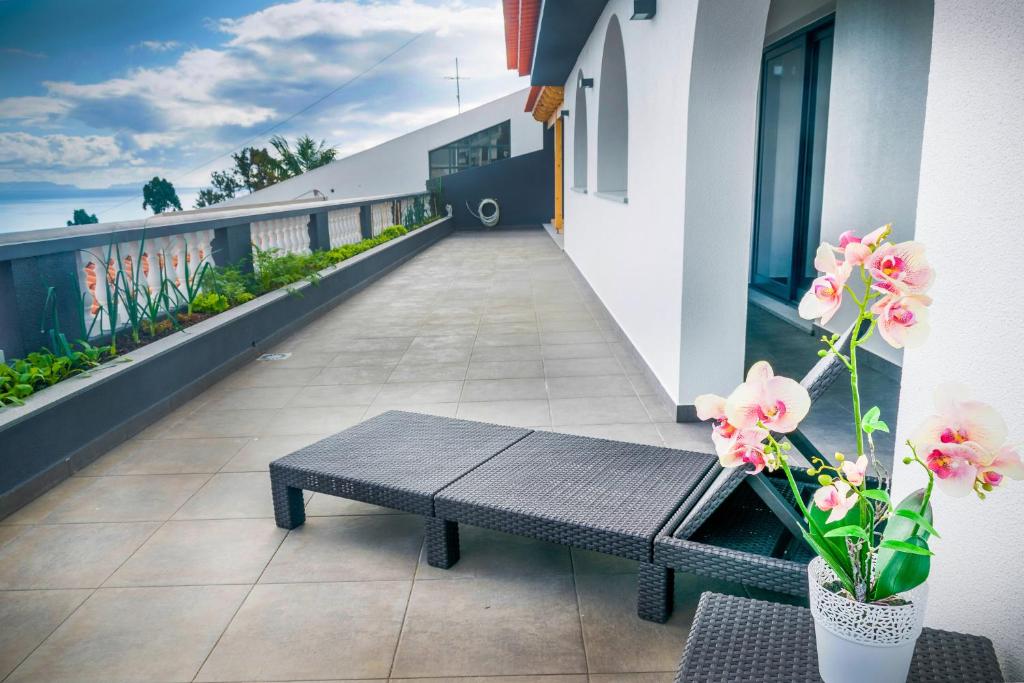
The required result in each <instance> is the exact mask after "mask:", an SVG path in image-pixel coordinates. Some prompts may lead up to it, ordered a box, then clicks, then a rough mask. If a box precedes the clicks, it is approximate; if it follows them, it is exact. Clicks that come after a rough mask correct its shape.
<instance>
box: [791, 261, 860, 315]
mask: <svg viewBox="0 0 1024 683" xmlns="http://www.w3.org/2000/svg"><path fill="white" fill-rule="evenodd" d="M814 267H815V268H817V269H818V270H819V271H821V272H822V273H824V275H822V276H821V277H818V278H815V280H814V282H812V283H811V288H810V289H809V290H807V293H806V294H804V298H803V299H801V300H800V307H799V308H798V309H797V312H798V313H799V315H800V317H801V318H804V319H806V320H814V319H815V318H821V324H822V325H824V324H825V323H827V322H828V321H829V320H831V319H832V316H834V315H835V314H836V311H838V310H839V306H840V305H842V303H843V287H844V286H845V285H846V281H847V280H848V279H849V277H850V265H849V263H839V262H838V261H836V256H835V254H834V253H832V247H831V246H829V245H828V244H822V245H821V246H819V247H818V252H817V254H815V256H814Z"/></svg>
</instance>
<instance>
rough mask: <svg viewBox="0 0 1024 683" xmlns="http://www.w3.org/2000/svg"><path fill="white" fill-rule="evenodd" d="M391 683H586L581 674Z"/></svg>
mask: <svg viewBox="0 0 1024 683" xmlns="http://www.w3.org/2000/svg"><path fill="white" fill-rule="evenodd" d="M391 683H587V677H586V676H585V675H583V674H567V675H554V676H551V675H543V676H444V677H442V678H392V679H391Z"/></svg>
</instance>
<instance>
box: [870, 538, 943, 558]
mask: <svg viewBox="0 0 1024 683" xmlns="http://www.w3.org/2000/svg"><path fill="white" fill-rule="evenodd" d="M915 538H920V537H919V536H912V537H911V539H915ZM922 543H923V541H922ZM879 547H881V548H888V549H890V550H895V551H896V552H898V553H910V554H911V555H928V556H929V557H930V556H932V555H934V554H935V553H933V552H932V551H931V550H929V549H928V545H927V544H925V545H924V546H920V545H915V544H914V543H909V542H907V541H882V545H881V546H879Z"/></svg>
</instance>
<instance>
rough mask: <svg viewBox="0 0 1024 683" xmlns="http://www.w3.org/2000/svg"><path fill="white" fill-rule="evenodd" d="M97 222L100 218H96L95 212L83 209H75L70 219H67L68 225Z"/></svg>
mask: <svg viewBox="0 0 1024 683" xmlns="http://www.w3.org/2000/svg"><path fill="white" fill-rule="evenodd" d="M99 222H100V219H99V218H96V214H94V213H89V212H87V211H86V210H85V209H75V213H74V215H73V216H72V220H70V221H68V225H89V224H90V223H99Z"/></svg>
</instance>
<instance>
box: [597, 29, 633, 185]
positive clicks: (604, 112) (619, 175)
mask: <svg viewBox="0 0 1024 683" xmlns="http://www.w3.org/2000/svg"><path fill="white" fill-rule="evenodd" d="M597 87H598V109H597V191H598V192H600V193H604V194H606V195H615V196H616V197H619V198H621V199H625V198H626V187H627V176H628V169H629V104H628V97H627V94H628V91H627V88H626V52H625V50H624V49H623V47H622V29H621V28H620V27H619V20H618V18H617V17H612V20H611V22H609V24H608V31H607V33H605V37H604V55H603V56H602V57H601V73H600V75H598V77H597Z"/></svg>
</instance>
